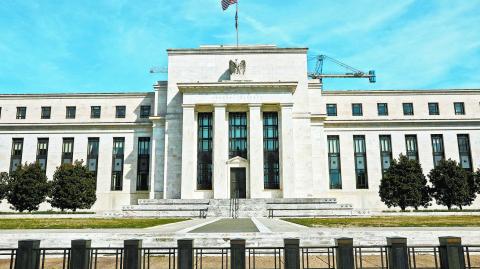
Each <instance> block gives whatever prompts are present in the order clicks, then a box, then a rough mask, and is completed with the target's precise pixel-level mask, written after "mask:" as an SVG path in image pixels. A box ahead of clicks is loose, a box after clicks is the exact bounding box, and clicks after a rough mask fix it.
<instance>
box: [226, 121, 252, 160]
mask: <svg viewBox="0 0 480 269" xmlns="http://www.w3.org/2000/svg"><path fill="white" fill-rule="evenodd" d="M228 156H229V158H233V157H236V156H240V157H242V158H244V159H247V158H248V119H247V112H229V113H228Z"/></svg>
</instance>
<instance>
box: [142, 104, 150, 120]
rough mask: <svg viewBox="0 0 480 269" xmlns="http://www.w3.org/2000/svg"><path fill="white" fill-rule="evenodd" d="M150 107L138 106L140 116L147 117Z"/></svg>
mask: <svg viewBox="0 0 480 269" xmlns="http://www.w3.org/2000/svg"><path fill="white" fill-rule="evenodd" d="M150 110H151V107H150V106H140V118H144V119H145V118H148V117H150V114H151V111H150Z"/></svg>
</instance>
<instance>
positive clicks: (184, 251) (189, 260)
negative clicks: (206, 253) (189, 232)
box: [177, 239, 193, 269]
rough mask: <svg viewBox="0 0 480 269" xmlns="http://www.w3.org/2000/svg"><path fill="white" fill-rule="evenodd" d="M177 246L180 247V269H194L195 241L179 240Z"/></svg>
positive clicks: (178, 260) (178, 259) (178, 262)
mask: <svg viewBox="0 0 480 269" xmlns="http://www.w3.org/2000/svg"><path fill="white" fill-rule="evenodd" d="M177 245H178V256H177V264H178V269H193V240H192V239H179V240H177Z"/></svg>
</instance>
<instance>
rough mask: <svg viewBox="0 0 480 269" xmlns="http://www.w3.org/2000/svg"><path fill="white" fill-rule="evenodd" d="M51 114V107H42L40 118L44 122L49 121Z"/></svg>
mask: <svg viewBox="0 0 480 269" xmlns="http://www.w3.org/2000/svg"><path fill="white" fill-rule="evenodd" d="M51 113H52V107H49V106H42V115H41V116H40V117H41V118H42V119H44V120H47V119H50V116H51V115H50V114H51Z"/></svg>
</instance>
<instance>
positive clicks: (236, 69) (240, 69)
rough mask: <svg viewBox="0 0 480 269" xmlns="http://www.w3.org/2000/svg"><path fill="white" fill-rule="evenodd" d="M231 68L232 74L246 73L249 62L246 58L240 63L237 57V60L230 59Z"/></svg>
mask: <svg viewBox="0 0 480 269" xmlns="http://www.w3.org/2000/svg"><path fill="white" fill-rule="evenodd" d="M229 66H230V68H229V70H230V75H232V74H235V75H245V69H246V68H247V64H246V62H245V60H242V61H241V62H240V63H238V60H237V59H235V62H234V61H232V60H230V64H229Z"/></svg>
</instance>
